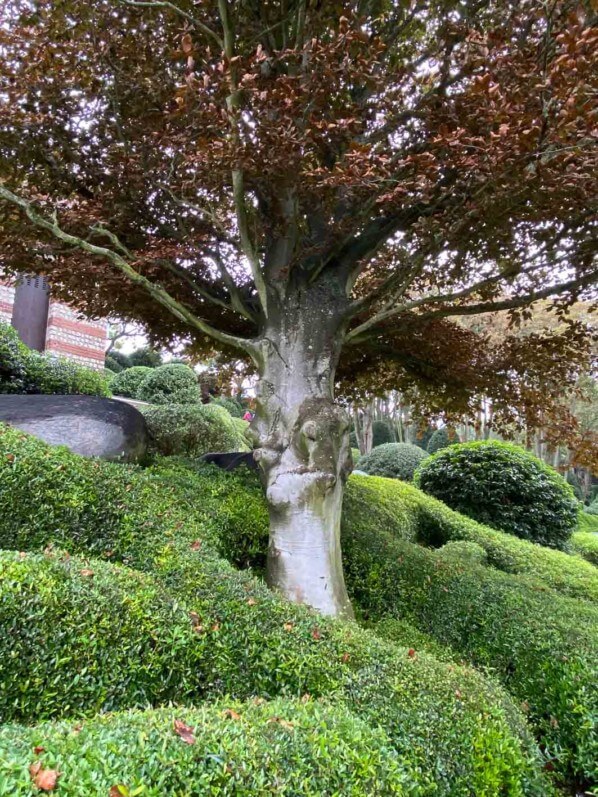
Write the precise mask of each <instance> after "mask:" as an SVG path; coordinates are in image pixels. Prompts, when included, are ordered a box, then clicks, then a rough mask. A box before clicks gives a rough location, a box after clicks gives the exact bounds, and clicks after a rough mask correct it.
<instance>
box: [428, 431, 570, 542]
mask: <svg viewBox="0 0 598 797" xmlns="http://www.w3.org/2000/svg"><path fill="white" fill-rule="evenodd" d="M415 481H416V484H417V485H418V487H420V488H421V489H422V490H424V492H426V493H428V494H429V495H433V496H434V497H435V498H439V499H440V500H441V501H444V503H445V504H448V506H450V507H451V508H452V509H456V510H457V511H458V512H462V513H463V514H465V515H469V517H472V518H474V519H475V520H478V521H480V522H481V523H486V524H487V525H489V526H492V527H493V528H496V529H500V530H501V531H506V532H508V533H509V534H515V535H516V536H517V537H521V538H522V539H526V540H531V541H532V542H537V543H540V544H541V545H547V546H549V547H551V548H563V547H564V546H565V544H566V543H567V540H568V539H569V537H570V536H571V534H572V533H573V531H574V530H575V527H576V524H577V514H578V509H577V501H576V499H575V496H574V494H573V490H572V489H571V487H570V486H569V485H568V484H567V482H566V481H565V480H564V479H563V477H562V476H560V475H559V474H558V473H557V472H556V471H555V470H553V469H552V468H551V467H549V466H548V465H545V464H544V463H543V462H542V461H541V460H540V459H538V458H537V457H534V456H533V455H532V454H529V453H528V452H527V451H525V450H524V449H523V448H519V447H518V446H515V445H511V444H510V443H500V442H497V441H484V442H475V443H460V444H459V445H454V446H449V447H448V448H445V449H443V450H442V451H439V452H438V453H437V454H434V455H433V456H432V457H430V458H429V459H428V460H427V461H426V462H424V463H422V464H421V465H420V467H419V469H418V471H417V474H416V476H415Z"/></svg>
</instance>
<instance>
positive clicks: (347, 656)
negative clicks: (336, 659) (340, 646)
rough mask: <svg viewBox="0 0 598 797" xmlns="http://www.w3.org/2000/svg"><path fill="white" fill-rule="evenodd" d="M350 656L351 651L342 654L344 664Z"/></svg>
mask: <svg viewBox="0 0 598 797" xmlns="http://www.w3.org/2000/svg"><path fill="white" fill-rule="evenodd" d="M350 658H351V654H350V653H343V655H342V656H341V661H342V663H343V664H346V663H347V662H348V661H349V659H350Z"/></svg>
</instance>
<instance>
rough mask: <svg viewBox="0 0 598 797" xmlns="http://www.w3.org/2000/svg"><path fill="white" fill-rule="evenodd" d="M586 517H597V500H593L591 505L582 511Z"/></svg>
mask: <svg viewBox="0 0 598 797" xmlns="http://www.w3.org/2000/svg"><path fill="white" fill-rule="evenodd" d="M584 511H585V512H586V513H587V514H588V515H598V498H596V499H594V501H592V503H591V504H590V505H589V506H587V507H586V508H585V510H584Z"/></svg>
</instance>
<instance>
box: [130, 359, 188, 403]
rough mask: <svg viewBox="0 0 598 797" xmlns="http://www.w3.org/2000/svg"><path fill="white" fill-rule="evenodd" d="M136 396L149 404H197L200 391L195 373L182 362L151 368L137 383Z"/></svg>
mask: <svg viewBox="0 0 598 797" xmlns="http://www.w3.org/2000/svg"><path fill="white" fill-rule="evenodd" d="M137 398H139V399H141V400H142V401H149V402H150V404H198V403H199V402H200V400H201V391H200V388H199V384H198V382H197V374H196V373H195V371H194V370H193V369H192V368H189V366H188V365H183V364H182V363H168V364H167V365H160V366H159V367H158V368H152V369H151V372H150V373H148V374H147V376H146V378H145V379H144V380H143V382H142V383H141V384H140V385H139V390H138V391H137Z"/></svg>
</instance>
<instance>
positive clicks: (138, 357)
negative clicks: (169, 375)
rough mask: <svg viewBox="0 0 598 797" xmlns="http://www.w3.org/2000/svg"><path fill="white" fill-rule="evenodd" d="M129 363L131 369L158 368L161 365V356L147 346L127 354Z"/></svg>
mask: <svg viewBox="0 0 598 797" xmlns="http://www.w3.org/2000/svg"><path fill="white" fill-rule="evenodd" d="M129 362H130V363H131V366H132V367H134V366H142V365H144V366H146V367H147V368H158V366H160V365H162V355H161V354H160V352H159V351H155V350H154V349H150V347H149V346H142V347H141V348H140V349H135V351H132V352H131V354H129Z"/></svg>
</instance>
